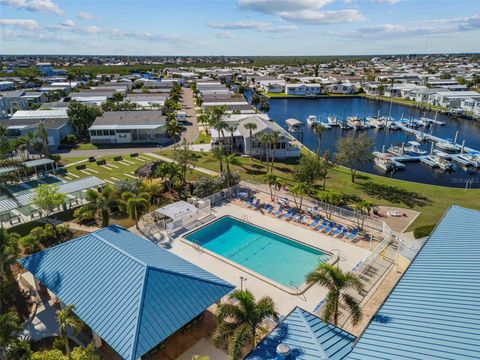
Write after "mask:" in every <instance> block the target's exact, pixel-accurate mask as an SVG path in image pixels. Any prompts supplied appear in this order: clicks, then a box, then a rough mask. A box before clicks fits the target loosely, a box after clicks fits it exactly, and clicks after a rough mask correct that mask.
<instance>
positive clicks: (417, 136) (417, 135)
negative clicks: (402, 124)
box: [415, 133, 427, 142]
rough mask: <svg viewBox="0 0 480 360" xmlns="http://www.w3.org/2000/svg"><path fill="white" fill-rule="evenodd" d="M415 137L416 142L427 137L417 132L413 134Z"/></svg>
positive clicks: (422, 140)
mask: <svg viewBox="0 0 480 360" xmlns="http://www.w3.org/2000/svg"><path fill="white" fill-rule="evenodd" d="M415 139H417V141H418V142H424V141H425V140H426V139H427V138H426V136H425V135H423V134H422V133H417V134H416V135H415Z"/></svg>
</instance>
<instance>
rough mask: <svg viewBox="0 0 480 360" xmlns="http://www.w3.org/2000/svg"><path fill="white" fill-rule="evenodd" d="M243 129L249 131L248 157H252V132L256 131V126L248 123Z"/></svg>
mask: <svg viewBox="0 0 480 360" xmlns="http://www.w3.org/2000/svg"><path fill="white" fill-rule="evenodd" d="M243 127H244V128H245V129H247V130H248V131H249V133H250V134H249V135H250V157H252V153H253V149H252V143H253V130H256V129H257V124H255V123H253V122H249V123H246V124H244V125H243Z"/></svg>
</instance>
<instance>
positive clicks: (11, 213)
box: [0, 176, 105, 226]
mask: <svg viewBox="0 0 480 360" xmlns="http://www.w3.org/2000/svg"><path fill="white" fill-rule="evenodd" d="M104 185H105V182H104V181H103V180H101V179H99V178H97V177H95V176H89V177H86V178H82V179H79V180H75V181H71V182H68V183H62V184H60V185H58V191H59V192H60V193H63V194H65V195H67V198H68V202H67V203H65V204H63V206H61V207H59V209H58V211H63V210H67V209H69V208H73V207H75V206H78V205H81V204H82V202H84V200H85V196H84V192H85V191H86V190H88V189H94V188H99V187H102V186H104ZM34 197H35V191H34V189H29V190H25V191H22V192H20V193H18V194H12V195H11V196H10V197H8V198H5V199H1V200H0V223H1V224H2V225H3V224H4V223H6V225H10V226H13V225H15V224H19V223H22V222H28V221H31V220H33V219H35V218H38V217H40V216H41V212H40V210H39V209H38V208H36V207H35V206H34V205H33V201H34Z"/></svg>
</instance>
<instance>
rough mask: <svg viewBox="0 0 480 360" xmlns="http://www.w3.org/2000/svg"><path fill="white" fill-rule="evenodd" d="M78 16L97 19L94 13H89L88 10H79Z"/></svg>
mask: <svg viewBox="0 0 480 360" xmlns="http://www.w3.org/2000/svg"><path fill="white" fill-rule="evenodd" d="M77 17H78V18H79V19H82V20H93V19H95V16H94V15H93V14H92V13H89V12H87V11H79V12H77Z"/></svg>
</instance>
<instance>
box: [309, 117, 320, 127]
mask: <svg viewBox="0 0 480 360" xmlns="http://www.w3.org/2000/svg"><path fill="white" fill-rule="evenodd" d="M319 123H320V120H319V119H318V118H317V117H316V116H315V115H310V116H309V117H308V118H307V125H308V126H314V125H318V124H319Z"/></svg>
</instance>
